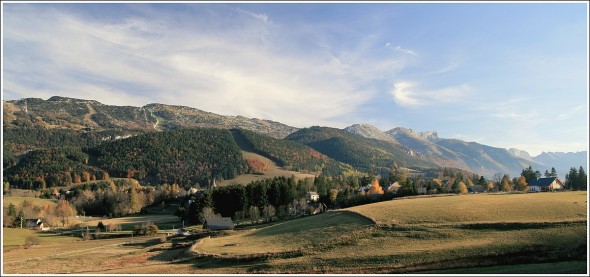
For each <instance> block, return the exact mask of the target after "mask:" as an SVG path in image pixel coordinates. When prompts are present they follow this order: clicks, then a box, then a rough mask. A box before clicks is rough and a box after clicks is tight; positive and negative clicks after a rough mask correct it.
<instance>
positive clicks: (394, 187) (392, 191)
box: [385, 182, 401, 195]
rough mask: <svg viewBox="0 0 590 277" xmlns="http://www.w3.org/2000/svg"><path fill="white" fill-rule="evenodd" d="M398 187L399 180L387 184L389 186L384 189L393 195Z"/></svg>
mask: <svg viewBox="0 0 590 277" xmlns="http://www.w3.org/2000/svg"><path fill="white" fill-rule="evenodd" d="M400 187H401V185H400V184H399V182H395V183H393V184H391V185H389V187H387V189H386V190H385V191H386V192H387V193H391V194H393V195H395V194H396V193H397V191H398V190H399V188H400Z"/></svg>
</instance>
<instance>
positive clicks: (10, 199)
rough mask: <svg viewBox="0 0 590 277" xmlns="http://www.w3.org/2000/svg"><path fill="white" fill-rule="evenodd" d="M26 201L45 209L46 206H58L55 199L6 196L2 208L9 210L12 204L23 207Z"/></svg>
mask: <svg viewBox="0 0 590 277" xmlns="http://www.w3.org/2000/svg"><path fill="white" fill-rule="evenodd" d="M25 200H27V201H29V202H31V203H32V204H33V205H35V206H38V207H43V206H45V205H57V200H55V199H43V198H36V197H20V196H4V197H3V198H2V208H7V207H8V206H9V205H10V204H13V205H15V206H17V207H18V206H19V205H21V204H22V203H23V202H24V201H25Z"/></svg>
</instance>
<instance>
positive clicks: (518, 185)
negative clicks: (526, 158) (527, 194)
mask: <svg viewBox="0 0 590 277" xmlns="http://www.w3.org/2000/svg"><path fill="white" fill-rule="evenodd" d="M514 181H515V182H514V189H515V190H517V191H526V190H527V189H528V184H527V182H526V178H525V177H524V176H520V177H518V178H517V179H515V180H514Z"/></svg>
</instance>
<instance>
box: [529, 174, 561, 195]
mask: <svg viewBox="0 0 590 277" xmlns="http://www.w3.org/2000/svg"><path fill="white" fill-rule="evenodd" d="M528 185H529V192H539V191H553V190H562V189H563V188H564V186H563V183H562V182H561V180H559V178H557V177H549V178H537V179H534V180H531V181H530V182H529V184H528Z"/></svg>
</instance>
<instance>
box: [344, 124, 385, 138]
mask: <svg viewBox="0 0 590 277" xmlns="http://www.w3.org/2000/svg"><path fill="white" fill-rule="evenodd" d="M344 130H345V131H347V132H349V133H352V134H355V135H359V136H362V137H365V138H372V139H378V140H385V141H395V140H394V139H393V138H391V137H389V136H388V135H386V134H385V133H383V132H382V131H381V130H379V129H377V127H375V126H373V125H370V124H366V123H363V124H353V125H350V126H348V127H346V128H344Z"/></svg>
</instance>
